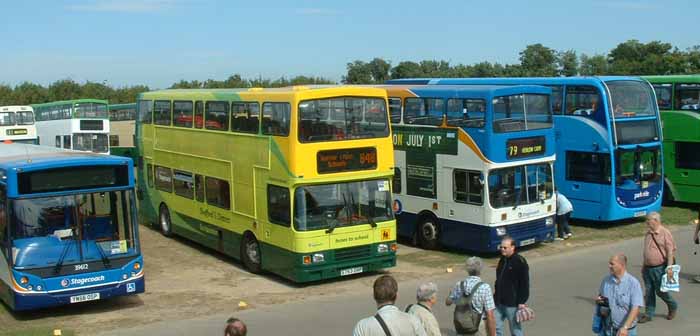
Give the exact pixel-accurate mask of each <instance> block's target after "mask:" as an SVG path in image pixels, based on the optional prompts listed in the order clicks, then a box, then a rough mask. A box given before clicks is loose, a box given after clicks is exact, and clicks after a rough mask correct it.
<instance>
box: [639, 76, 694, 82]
mask: <svg viewBox="0 0 700 336" xmlns="http://www.w3.org/2000/svg"><path fill="white" fill-rule="evenodd" d="M642 78H644V79H646V80H648V81H649V82H650V83H680V82H683V83H700V75H671V76H642Z"/></svg>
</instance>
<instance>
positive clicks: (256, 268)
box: [241, 234, 262, 274]
mask: <svg viewBox="0 0 700 336" xmlns="http://www.w3.org/2000/svg"><path fill="white" fill-rule="evenodd" d="M260 258H261V255H260V243H258V240H257V239H255V236H253V235H252V234H246V235H244V236H243V243H242V244H241V261H243V265H244V266H245V268H247V269H248V271H250V272H251V273H256V274H257V273H260V271H261V270H262V263H261V262H260V260H261V259H260Z"/></svg>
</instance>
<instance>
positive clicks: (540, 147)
mask: <svg viewBox="0 0 700 336" xmlns="http://www.w3.org/2000/svg"><path fill="white" fill-rule="evenodd" d="M544 151H545V140H544V137H543V136H537V137H531V138H519V139H510V140H508V142H507V143H506V157H507V158H509V159H514V158H520V157H528V156H533V155H539V154H544Z"/></svg>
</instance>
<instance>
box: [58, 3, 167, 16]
mask: <svg viewBox="0 0 700 336" xmlns="http://www.w3.org/2000/svg"><path fill="white" fill-rule="evenodd" d="M174 3H175V1H174V0H90V1H87V2H84V3H82V4H75V5H71V6H68V8H69V9H70V10H74V11H84V12H122V13H146V12H159V11H161V10H165V9H168V8H171V7H173V4H174Z"/></svg>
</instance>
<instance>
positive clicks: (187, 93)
mask: <svg viewBox="0 0 700 336" xmlns="http://www.w3.org/2000/svg"><path fill="white" fill-rule="evenodd" d="M325 91H327V93H328V94H334V93H336V92H342V93H344V94H361V93H364V94H367V93H371V94H376V95H383V94H384V90H381V89H379V88H376V87H372V86H354V85H300V86H286V87H280V88H231V89H166V90H158V91H150V92H144V93H141V94H140V95H139V97H149V96H176V97H194V96H202V95H211V96H213V97H222V99H224V98H225V97H227V96H233V95H241V94H243V95H246V94H252V95H255V94H288V95H296V94H300V93H304V92H314V93H321V94H324V93H326V92H325Z"/></svg>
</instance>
